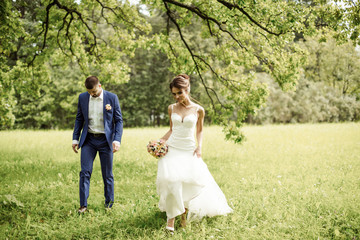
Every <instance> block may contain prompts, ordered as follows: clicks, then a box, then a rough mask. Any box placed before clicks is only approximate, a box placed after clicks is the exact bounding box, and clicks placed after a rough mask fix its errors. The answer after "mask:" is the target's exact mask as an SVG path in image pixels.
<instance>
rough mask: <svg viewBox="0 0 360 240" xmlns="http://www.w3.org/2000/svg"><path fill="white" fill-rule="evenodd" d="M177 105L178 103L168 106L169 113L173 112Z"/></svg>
mask: <svg viewBox="0 0 360 240" xmlns="http://www.w3.org/2000/svg"><path fill="white" fill-rule="evenodd" d="M175 104H176V103H173V104H170V105H169V106H168V111H172V110H173V108H174V107H175Z"/></svg>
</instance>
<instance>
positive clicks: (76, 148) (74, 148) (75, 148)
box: [72, 144, 79, 153]
mask: <svg viewBox="0 0 360 240" xmlns="http://www.w3.org/2000/svg"><path fill="white" fill-rule="evenodd" d="M72 148H73V150H74V152H75V153H78V151H77V150H79V144H73V145H72Z"/></svg>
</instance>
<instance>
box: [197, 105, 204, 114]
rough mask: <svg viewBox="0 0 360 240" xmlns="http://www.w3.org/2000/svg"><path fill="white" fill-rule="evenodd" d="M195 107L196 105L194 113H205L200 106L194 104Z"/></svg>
mask: <svg viewBox="0 0 360 240" xmlns="http://www.w3.org/2000/svg"><path fill="white" fill-rule="evenodd" d="M195 105H196V111H197V112H198V113H201V114H204V113H205V109H204V108H203V107H202V106H201V105H199V104H195Z"/></svg>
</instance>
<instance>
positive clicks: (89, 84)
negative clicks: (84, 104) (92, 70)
mask: <svg viewBox="0 0 360 240" xmlns="http://www.w3.org/2000/svg"><path fill="white" fill-rule="evenodd" d="M98 84H99V79H98V78H97V77H95V76H90V77H88V78H87V79H86V80H85V87H86V88H87V89H93V88H94V87H95V86H96V85H98Z"/></svg>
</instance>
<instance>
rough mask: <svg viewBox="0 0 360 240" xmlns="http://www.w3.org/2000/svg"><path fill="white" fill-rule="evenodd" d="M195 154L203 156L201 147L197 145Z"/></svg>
mask: <svg viewBox="0 0 360 240" xmlns="http://www.w3.org/2000/svg"><path fill="white" fill-rule="evenodd" d="M195 154H196V156H197V157H198V158H200V157H201V149H200V148H199V147H197V148H196V149H195V151H194V155H195Z"/></svg>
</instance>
